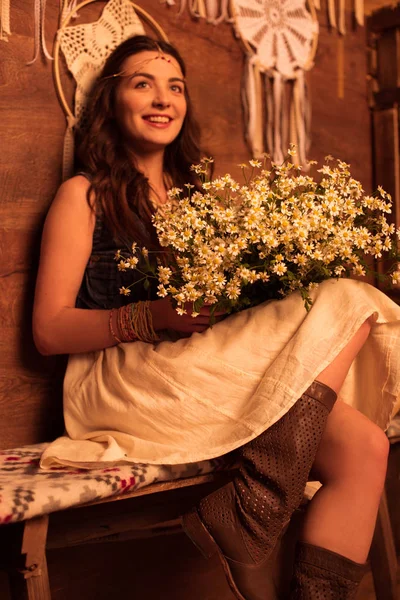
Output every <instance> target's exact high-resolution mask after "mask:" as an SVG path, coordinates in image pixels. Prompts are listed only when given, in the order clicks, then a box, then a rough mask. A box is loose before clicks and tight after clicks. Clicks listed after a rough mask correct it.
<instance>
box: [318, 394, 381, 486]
mask: <svg viewBox="0 0 400 600" xmlns="http://www.w3.org/2000/svg"><path fill="white" fill-rule="evenodd" d="M340 405H342V406H340ZM335 409H336V412H337V413H339V414H336V415H335V414H334V413H335ZM332 416H333V422H331V423H328V424H327V428H326V431H325V433H324V435H323V437H322V439H321V444H320V447H319V449H318V452H317V456H316V460H315V465H314V468H313V471H314V472H317V473H318V475H319V479H320V481H321V483H325V484H326V483H328V482H334V481H337V480H343V479H354V480H355V481H361V480H365V481H366V482H369V483H370V484H371V485H372V484H373V482H375V483H376V484H377V485H381V484H383V482H384V479H385V474H386V467H387V459H388V453H389V441H388V439H387V436H386V434H385V433H384V432H383V431H382V430H381V429H380V428H379V427H378V426H377V425H375V423H373V422H372V421H370V420H369V419H368V418H367V417H365V416H364V415H362V414H361V413H359V412H358V411H356V410H355V409H353V408H351V407H350V406H347V405H343V403H342V402H340V401H339V404H338V406H337V407H335V408H334V410H333V411H332Z"/></svg>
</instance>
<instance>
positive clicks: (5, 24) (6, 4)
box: [0, 0, 11, 42]
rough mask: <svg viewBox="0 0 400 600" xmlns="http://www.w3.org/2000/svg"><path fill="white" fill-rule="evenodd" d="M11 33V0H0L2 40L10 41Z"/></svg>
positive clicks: (0, 34) (0, 35)
mask: <svg viewBox="0 0 400 600" xmlns="http://www.w3.org/2000/svg"><path fill="white" fill-rule="evenodd" d="M10 34H11V29H10V0H0V40H2V41H3V42H8V36H9V35H10Z"/></svg>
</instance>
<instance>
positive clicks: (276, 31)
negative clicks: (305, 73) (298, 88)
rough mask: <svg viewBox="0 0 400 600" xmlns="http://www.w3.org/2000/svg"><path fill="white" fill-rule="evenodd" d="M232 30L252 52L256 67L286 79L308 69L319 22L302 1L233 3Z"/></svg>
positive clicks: (243, 0)
mask: <svg viewBox="0 0 400 600" xmlns="http://www.w3.org/2000/svg"><path fill="white" fill-rule="evenodd" d="M234 5H235V20H234V23H235V29H236V30H237V32H238V33H239V35H240V37H241V39H242V40H245V41H246V42H248V43H249V44H251V46H252V47H253V48H254V49H255V52H256V54H257V60H258V63H259V65H260V66H261V67H262V68H263V69H264V70H265V71H269V70H270V69H272V68H275V69H276V70H277V71H279V73H281V75H283V76H284V77H286V78H287V79H289V78H293V77H295V70H296V69H298V68H300V69H305V68H309V66H310V63H311V60H310V59H312V54H313V45H314V41H315V37H316V35H317V33H318V22H317V21H316V20H315V19H313V18H312V17H311V14H310V12H309V11H308V10H307V7H306V3H305V1H304V0H234Z"/></svg>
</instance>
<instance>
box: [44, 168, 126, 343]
mask: <svg viewBox="0 0 400 600" xmlns="http://www.w3.org/2000/svg"><path fill="white" fill-rule="evenodd" d="M88 188H89V182H88V181H87V180H86V178H85V177H82V176H77V177H73V178H72V179H70V180H68V181H66V182H65V183H63V184H62V186H61V187H60V189H59V191H58V193H57V195H56V197H55V199H54V201H53V203H52V205H51V207H50V210H49V213H48V215H47V218H46V222H45V226H44V230H43V237H42V246H41V253H40V263H39V271H38V277H37V282H36V293H35V302H34V309H33V335H34V340H35V343H36V346H37V348H38V350H39V352H41V353H42V354H64V353H74V352H86V351H90V350H99V349H102V348H106V347H108V346H112V345H114V344H115V340H114V338H113V337H112V335H111V333H110V331H109V327H108V317H109V311H107V310H85V309H77V308H75V301H76V297H77V294H78V291H79V288H80V285H81V282H82V278H83V274H84V271H85V267H86V264H87V261H88V259H89V256H90V253H91V249H92V239H93V230H94V226H95V215H94V212H93V211H92V210H91V209H90V207H89V205H88V203H87V200H86V194H87V190H88Z"/></svg>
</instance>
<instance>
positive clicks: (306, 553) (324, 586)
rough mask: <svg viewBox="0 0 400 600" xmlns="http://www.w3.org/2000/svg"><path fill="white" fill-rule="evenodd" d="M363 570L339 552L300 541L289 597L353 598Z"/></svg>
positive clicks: (310, 599) (308, 599)
mask: <svg viewBox="0 0 400 600" xmlns="http://www.w3.org/2000/svg"><path fill="white" fill-rule="evenodd" d="M366 570H367V569H366V565H361V564H358V563H355V562H353V561H352V560H349V559H348V558H345V557H344V556H341V555H340V554H336V553H335V552H330V551H329V550H325V549H324V548H319V547H318V546H313V545H311V544H306V543H299V544H298V547H297V551H296V560H295V567H294V573H293V580H292V586H291V590H292V591H291V595H290V600H352V599H354V598H355V597H356V595H357V590H358V587H359V584H360V581H361V579H362V577H363V576H364V574H365V572H366Z"/></svg>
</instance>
